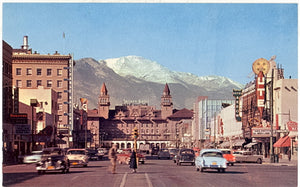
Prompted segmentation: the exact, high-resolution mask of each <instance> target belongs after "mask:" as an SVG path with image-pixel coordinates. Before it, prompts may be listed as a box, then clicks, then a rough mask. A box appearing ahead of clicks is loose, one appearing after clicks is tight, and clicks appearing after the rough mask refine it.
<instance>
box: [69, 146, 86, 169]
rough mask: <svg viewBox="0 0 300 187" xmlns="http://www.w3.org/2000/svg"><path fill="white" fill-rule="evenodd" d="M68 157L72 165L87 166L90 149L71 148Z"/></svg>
mask: <svg viewBox="0 0 300 187" xmlns="http://www.w3.org/2000/svg"><path fill="white" fill-rule="evenodd" d="M67 157H68V159H69V161H70V165H71V166H84V167H87V165H88V162H89V157H88V151H87V150H86V149H69V150H68V151H67Z"/></svg>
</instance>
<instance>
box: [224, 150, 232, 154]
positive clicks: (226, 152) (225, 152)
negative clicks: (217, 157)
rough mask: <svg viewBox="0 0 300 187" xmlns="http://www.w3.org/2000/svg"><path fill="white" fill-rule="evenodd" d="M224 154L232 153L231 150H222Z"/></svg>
mask: <svg viewBox="0 0 300 187" xmlns="http://www.w3.org/2000/svg"><path fill="white" fill-rule="evenodd" d="M222 153H223V154H231V152H230V151H222Z"/></svg>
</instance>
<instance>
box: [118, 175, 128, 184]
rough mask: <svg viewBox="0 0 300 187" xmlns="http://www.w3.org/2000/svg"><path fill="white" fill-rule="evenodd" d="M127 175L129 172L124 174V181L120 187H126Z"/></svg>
mask: <svg viewBox="0 0 300 187" xmlns="http://www.w3.org/2000/svg"><path fill="white" fill-rule="evenodd" d="M127 174H128V173H127V172H126V173H125V174H124V176H123V179H122V182H121V184H120V187H124V186H125V183H126V178H127Z"/></svg>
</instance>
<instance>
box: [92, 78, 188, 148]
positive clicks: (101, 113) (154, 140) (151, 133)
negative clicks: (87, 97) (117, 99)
mask: <svg viewBox="0 0 300 187" xmlns="http://www.w3.org/2000/svg"><path fill="white" fill-rule="evenodd" d="M98 106H99V107H98V109H94V110H88V121H87V128H88V129H87V130H88V132H90V133H91V134H92V137H93V138H92V140H91V142H89V141H87V143H88V147H110V146H111V144H113V143H115V144H117V145H118V147H119V148H133V139H132V137H131V135H132V130H133V129H134V128H137V129H138V132H139V137H138V139H137V144H138V145H137V147H138V148H139V147H140V145H142V144H148V145H149V146H150V147H160V148H163V147H175V146H176V145H177V146H189V147H190V146H191V145H190V141H189V140H190V138H191V128H190V126H191V119H192V117H193V111H191V110H187V109H182V110H179V111H177V110H174V109H173V103H172V96H171V93H170V89H169V86H168V84H166V85H165V88H164V90H163V94H162V97H161V109H156V108H155V107H154V106H149V105H148V103H137V102H132V103H124V104H123V105H121V106H115V108H114V109H109V106H110V102H109V95H108V89H107V87H106V85H105V83H103V85H102V86H101V90H100V95H99V102H98ZM178 141H180V142H181V144H180V143H178Z"/></svg>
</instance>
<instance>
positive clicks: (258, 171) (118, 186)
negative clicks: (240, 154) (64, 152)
mask: <svg viewBox="0 0 300 187" xmlns="http://www.w3.org/2000/svg"><path fill="white" fill-rule="evenodd" d="M109 166H110V162H109V161H108V160H103V161H90V162H89V165H88V167H84V168H82V167H78V168H71V169H70V173H67V174H62V173H60V172H54V173H46V174H43V175H38V174H37V172H36V170H35V165H34V164H30V165H25V164H21V165H12V166H5V167H3V171H2V172H3V186H16V187H17V186H22V187H24V186H26V187H27V186H28V187H45V186H55V187H60V186H62V187H65V186H66V187H67V186H70V187H77V186H78V187H79V186H80V187H83V186H86V187H93V186H103V187H132V186H137V187H170V186H172V187H194V186H222V187H223V186H225V187H226V186H255V187H258V186H262V187H268V186H272V187H274V186H275V187H277V186H284V187H285V186H289V187H293V186H297V166H274V165H268V164H248V163H247V164H245V163H237V164H235V165H234V166H229V167H228V169H227V170H226V172H225V173H218V172H217V171H215V170H207V171H205V172H199V171H198V172H197V171H196V169H195V166H191V165H189V164H186V165H182V166H177V165H176V164H174V163H173V162H172V161H171V160H157V159H155V158H154V159H147V160H146V163H145V164H140V165H139V166H138V172H137V173H131V170H130V169H129V166H128V165H124V164H117V173H116V174H111V173H110V172H109V170H108V169H109Z"/></svg>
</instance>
